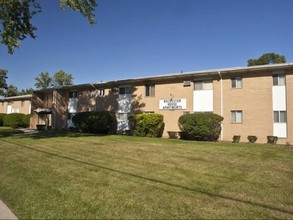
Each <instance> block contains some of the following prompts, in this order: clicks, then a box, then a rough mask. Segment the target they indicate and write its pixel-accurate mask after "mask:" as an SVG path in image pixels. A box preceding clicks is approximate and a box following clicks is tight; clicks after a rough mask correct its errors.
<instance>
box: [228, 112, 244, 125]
mask: <svg viewBox="0 0 293 220" xmlns="http://www.w3.org/2000/svg"><path fill="white" fill-rule="evenodd" d="M231 123H232V124H242V123H243V111H242V110H232V111H231Z"/></svg>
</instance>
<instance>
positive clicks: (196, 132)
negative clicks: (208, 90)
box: [178, 113, 224, 141]
mask: <svg viewBox="0 0 293 220" xmlns="http://www.w3.org/2000/svg"><path fill="white" fill-rule="evenodd" d="M223 119H224V118H223V117H221V116H219V115H217V114H214V113H193V114H187V115H182V116H181V117H180V118H179V120H178V125H179V128H180V130H181V132H180V138H181V139H185V140H197V141H216V140H218V139H219V136H220V133H221V121H223Z"/></svg>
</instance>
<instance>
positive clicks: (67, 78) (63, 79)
mask: <svg viewBox="0 0 293 220" xmlns="http://www.w3.org/2000/svg"><path fill="white" fill-rule="evenodd" d="M72 84H73V76H72V74H70V73H65V72H64V71H63V70H60V71H58V72H56V73H55V74H54V76H53V77H52V85H53V87H59V86H70V85H72Z"/></svg>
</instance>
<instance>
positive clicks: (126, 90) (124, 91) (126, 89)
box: [119, 87, 131, 95]
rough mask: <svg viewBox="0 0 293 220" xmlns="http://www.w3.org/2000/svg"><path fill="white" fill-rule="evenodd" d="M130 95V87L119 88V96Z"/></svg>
mask: <svg viewBox="0 0 293 220" xmlns="http://www.w3.org/2000/svg"><path fill="white" fill-rule="evenodd" d="M126 94H131V88H130V87H120V88H119V95H126Z"/></svg>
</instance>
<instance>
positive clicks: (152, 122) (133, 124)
mask: <svg viewBox="0 0 293 220" xmlns="http://www.w3.org/2000/svg"><path fill="white" fill-rule="evenodd" d="M129 122H130V129H131V132H132V134H133V135H135V136H142V137H162V135H163V131H164V117H163V115H161V114H137V115H134V116H130V117H129Z"/></svg>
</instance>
